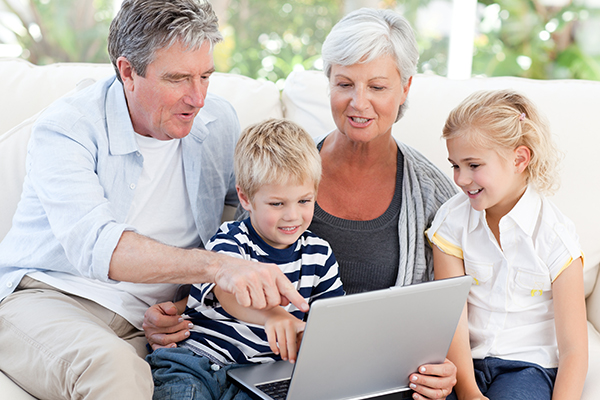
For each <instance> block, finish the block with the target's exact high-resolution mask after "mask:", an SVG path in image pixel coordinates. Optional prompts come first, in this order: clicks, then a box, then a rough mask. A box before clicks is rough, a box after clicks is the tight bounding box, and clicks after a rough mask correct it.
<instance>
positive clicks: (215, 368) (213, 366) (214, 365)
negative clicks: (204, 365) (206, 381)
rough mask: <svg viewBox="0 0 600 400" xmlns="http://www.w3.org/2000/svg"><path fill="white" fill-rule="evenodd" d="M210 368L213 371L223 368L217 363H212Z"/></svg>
mask: <svg viewBox="0 0 600 400" xmlns="http://www.w3.org/2000/svg"><path fill="white" fill-rule="evenodd" d="M210 369H212V370H213V371H218V370H220V369H221V367H220V366H218V365H217V364H211V365H210Z"/></svg>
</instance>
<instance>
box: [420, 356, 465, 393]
mask: <svg viewBox="0 0 600 400" xmlns="http://www.w3.org/2000/svg"><path fill="white" fill-rule="evenodd" d="M409 379H410V388H411V389H412V390H414V391H415V393H414V394H413V398H414V399H415V400H416V399H445V398H446V396H448V395H450V393H452V388H453V387H454V385H456V366H455V365H454V364H453V363H452V362H451V361H450V360H448V359H446V361H444V363H443V364H429V365H423V366H421V367H419V373H414V374H412V375H411V376H410V378H409Z"/></svg>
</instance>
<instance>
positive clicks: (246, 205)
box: [235, 185, 252, 212]
mask: <svg viewBox="0 0 600 400" xmlns="http://www.w3.org/2000/svg"><path fill="white" fill-rule="evenodd" d="M235 190H236V191H237V194H238V198H239V199H240V205H241V206H242V208H243V209H244V210H246V211H248V212H250V211H252V204H251V203H250V199H249V198H248V196H246V193H244V192H243V191H242V189H241V188H240V187H239V186H238V185H235Z"/></svg>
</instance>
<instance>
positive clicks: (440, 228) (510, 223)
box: [427, 90, 588, 400]
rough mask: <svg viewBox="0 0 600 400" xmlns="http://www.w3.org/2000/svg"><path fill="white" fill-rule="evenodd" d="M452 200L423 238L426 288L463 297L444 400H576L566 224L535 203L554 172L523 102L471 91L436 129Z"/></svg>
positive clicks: (575, 260)
mask: <svg viewBox="0 0 600 400" xmlns="http://www.w3.org/2000/svg"><path fill="white" fill-rule="evenodd" d="M443 137H444V138H445V139H446V145H447V147H448V154H449V157H448V160H449V161H450V163H451V164H452V168H453V169H454V182H455V183H456V184H457V185H458V186H459V187H460V188H461V189H462V193H459V194H457V195H456V196H454V197H453V198H451V199H450V200H448V201H447V202H446V203H445V204H444V205H443V206H442V207H441V208H440V209H439V211H438V213H437V214H436V217H435V219H434V221H433V223H432V226H431V228H430V229H429V230H428V231H427V236H428V238H429V240H430V241H431V242H432V243H433V244H435V246H433V247H434V270H435V278H436V279H443V278H448V277H452V276H457V275H464V274H468V275H470V276H472V277H473V286H472V288H471V292H470V294H469V299H468V302H467V303H468V304H467V306H466V307H465V310H464V312H463V316H462V318H461V321H460V323H459V326H458V328H457V331H456V334H455V336H454V340H453V341H452V345H451V347H450V351H449V353H448V358H449V359H450V360H451V361H453V362H454V363H455V364H456V366H457V369H458V373H457V380H458V382H457V384H456V386H455V390H454V392H453V393H452V396H450V397H448V398H449V399H451V398H458V399H485V398H489V399H492V400H496V399H511V400H515V399H550V398H553V399H567V398H573V399H579V398H580V397H581V392H582V388H583V384H584V381H585V377H586V373H587V362H588V349H587V343H588V340H587V325H586V314H585V303H584V289H583V254H582V252H581V248H580V246H579V243H578V237H577V235H576V233H575V229H574V225H573V223H572V222H571V221H570V220H569V219H567V218H566V217H565V216H564V215H563V214H562V213H561V212H560V211H559V210H558V209H557V208H556V206H554V204H552V203H551V202H550V201H549V200H547V199H546V198H545V197H544V196H543V195H542V193H551V192H552V191H553V190H554V189H555V187H556V166H557V164H558V161H559V155H558V151H557V150H556V148H555V146H554V144H553V143H552V139H551V137H550V132H549V128H548V125H547V123H546V122H545V120H544V119H543V117H542V116H541V115H540V114H539V112H538V111H537V109H536V108H535V106H534V105H533V104H532V103H531V102H530V101H529V100H528V99H527V98H525V97H524V96H522V95H520V94H518V93H515V92H513V91H510V90H503V91H480V92H477V93H474V94H472V95H471V96H469V97H468V98H467V99H465V100H464V101H463V102H462V103H461V104H460V105H459V106H458V107H457V108H455V109H454V110H453V111H452V112H451V113H450V116H449V117H448V119H447V121H446V125H445V126H444V131H443Z"/></svg>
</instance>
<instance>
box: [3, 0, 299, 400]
mask: <svg viewBox="0 0 600 400" xmlns="http://www.w3.org/2000/svg"><path fill="white" fill-rule="evenodd" d="M221 40H222V38H221V35H220V34H219V32H218V26H217V19H216V16H215V14H214V12H213V10H212V8H211V6H210V5H209V4H207V3H203V2H201V1H198V0H167V1H165V0H125V1H124V2H123V4H122V8H121V10H120V11H119V13H118V15H117V16H116V18H115V20H114V21H113V23H112V25H111V29H110V34H109V53H110V57H111V61H112V63H113V65H114V67H115V71H116V76H113V77H111V78H109V79H106V80H104V81H101V82H98V83H96V84H95V85H93V86H91V87H89V88H87V89H85V90H83V91H81V92H79V93H77V94H76V95H74V96H72V97H69V98H65V99H63V100H60V101H58V102H56V103H55V104H53V105H52V106H51V107H50V108H49V109H48V110H47V111H46V112H45V113H44V115H43V116H41V117H40V118H39V120H38V122H37V123H36V125H35V127H34V130H33V133H32V137H31V142H30V145H29V154H28V160H27V178H26V180H25V184H24V188H23V195H22V198H21V202H20V204H19V207H18V210H17V213H16V215H15V218H14V221H13V227H12V229H11V231H10V232H9V233H8V235H7V236H6V238H5V239H4V241H3V242H2V243H0V299H2V300H1V302H0V354H1V355H2V356H1V357H0V369H1V370H2V371H4V372H5V373H6V374H7V375H9V376H10V377H11V378H12V379H13V380H15V381H16V382H17V383H18V384H19V385H21V386H22V387H23V388H25V389H26V390H27V391H28V392H30V393H31V394H33V395H34V396H36V397H42V398H48V399H65V398H73V399H75V398H76V399H79V398H90V399H103V398H107V399H108V398H110V399H138V398H139V399H150V398H151V397H152V389H153V384H152V376H151V374H150V369H149V367H148V365H147V364H146V362H145V361H144V360H143V359H142V358H141V357H140V356H144V355H145V354H146V342H145V338H144V333H143V332H142V330H141V329H142V321H143V315H144V311H145V310H146V309H147V308H148V307H149V306H151V305H154V304H157V303H161V302H162V304H161V305H160V307H161V308H162V310H163V311H164V313H165V314H172V315H176V310H175V307H174V306H173V304H172V303H164V302H168V301H172V300H175V299H176V297H177V292H178V288H179V287H180V285H178V284H185V283H196V282H216V283H217V284H218V285H219V286H220V287H221V288H223V290H225V291H227V292H230V293H233V294H235V295H236V298H237V300H238V302H239V303H240V304H241V305H244V306H251V307H254V308H265V307H272V306H274V305H277V304H280V303H285V302H287V301H288V300H289V301H292V303H294V304H295V305H296V306H297V307H299V308H301V309H304V310H306V309H307V308H308V305H307V304H306V303H305V302H304V301H303V300H302V298H301V297H300V296H299V294H298V293H297V292H295V290H294V288H293V286H292V285H291V283H290V282H289V280H288V279H287V278H286V277H285V276H284V275H283V274H282V273H281V272H280V270H279V269H278V268H277V267H275V266H273V265H262V264H258V263H251V262H248V261H243V260H239V259H235V258H232V257H227V256H224V255H220V254H215V253H211V252H208V251H206V250H203V249H202V244H203V243H206V242H208V240H209V239H210V237H211V236H212V235H213V234H214V233H215V232H216V230H217V228H218V225H219V222H220V216H221V211H222V207H223V205H224V204H225V203H229V204H236V203H237V197H236V192H235V186H234V180H235V179H234V175H233V150H234V145H235V143H236V141H237V138H238V134H239V130H240V129H239V123H238V120H237V117H236V114H235V111H234V110H233V108H232V107H231V105H230V104H229V103H227V102H226V101H225V100H223V99H221V98H218V97H216V96H211V95H207V88H208V84H209V79H210V76H211V74H212V73H213V71H214V66H213V58H212V49H213V46H214V45H215V44H216V43H218V42H219V41H221ZM173 318H178V317H177V316H174V317H173ZM181 323H182V324H184V323H185V322H181Z"/></svg>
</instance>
